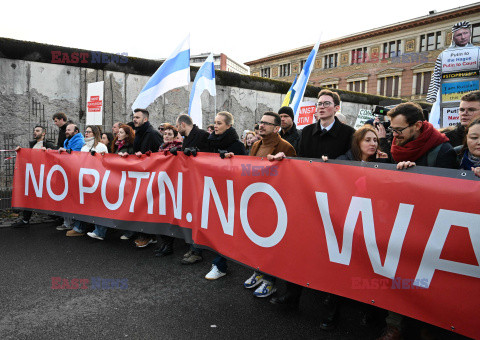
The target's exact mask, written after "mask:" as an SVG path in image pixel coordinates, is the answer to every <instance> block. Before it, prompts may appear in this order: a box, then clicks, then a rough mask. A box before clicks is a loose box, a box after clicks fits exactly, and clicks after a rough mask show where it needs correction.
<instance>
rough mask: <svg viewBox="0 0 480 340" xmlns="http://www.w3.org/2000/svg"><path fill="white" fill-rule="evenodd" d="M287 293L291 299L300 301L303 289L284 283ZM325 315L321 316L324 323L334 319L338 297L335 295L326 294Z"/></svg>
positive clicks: (293, 284) (290, 283)
mask: <svg viewBox="0 0 480 340" xmlns="http://www.w3.org/2000/svg"><path fill="white" fill-rule="evenodd" d="M286 285H287V291H286V292H285V294H286V295H288V296H289V298H291V299H294V300H295V299H296V300H298V299H300V296H301V295H302V291H303V287H302V286H300V285H297V284H295V283H292V282H286ZM324 303H325V307H326V308H325V313H324V314H323V315H322V319H323V321H325V322H331V321H333V320H334V319H335V316H336V314H337V310H338V296H337V295H335V294H327V296H326V298H325V302H324Z"/></svg>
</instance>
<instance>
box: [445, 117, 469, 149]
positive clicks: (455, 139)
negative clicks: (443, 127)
mask: <svg viewBox="0 0 480 340" xmlns="http://www.w3.org/2000/svg"><path fill="white" fill-rule="evenodd" d="M445 135H446V136H447V137H448V139H450V144H451V145H452V146H453V147H456V146H459V145H462V144H463V138H464V137H465V128H464V127H463V125H462V124H460V123H458V125H457V126H456V127H455V129H453V130H451V131H448V132H446V133H445Z"/></svg>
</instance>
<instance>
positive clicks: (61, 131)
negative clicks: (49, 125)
mask: <svg viewBox="0 0 480 340" xmlns="http://www.w3.org/2000/svg"><path fill="white" fill-rule="evenodd" d="M67 125H68V124H67V123H65V124H64V125H63V126H62V127H61V128H60V129H58V141H57V147H56V148H53V149H60V148H63V143H64V142H65V139H67V136H66V135H65V131H67Z"/></svg>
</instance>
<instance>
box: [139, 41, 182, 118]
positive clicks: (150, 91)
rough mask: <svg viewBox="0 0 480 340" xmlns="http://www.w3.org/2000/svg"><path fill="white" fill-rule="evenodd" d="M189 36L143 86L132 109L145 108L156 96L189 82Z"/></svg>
mask: <svg viewBox="0 0 480 340" xmlns="http://www.w3.org/2000/svg"><path fill="white" fill-rule="evenodd" d="M189 46H190V36H187V37H186V38H185V39H184V40H183V41H182V43H181V44H180V45H179V46H178V47H177V48H176V49H175V51H173V53H172V54H171V55H170V57H169V58H167V59H166V60H165V61H164V62H163V63H162V65H160V67H159V68H158V70H157V71H155V73H154V74H153V75H152V76H151V77H150V79H149V80H148V82H147V83H146V84H145V86H144V87H143V89H142V91H140V94H139V95H138V97H137V99H135V102H134V103H133V104H132V110H135V109H137V108H143V109H146V108H147V107H148V105H150V104H151V103H153V102H154V101H155V99H156V98H158V97H159V96H161V95H162V94H164V93H165V92H168V91H170V90H173V89H175V88H177V87H181V86H188V84H190V49H189Z"/></svg>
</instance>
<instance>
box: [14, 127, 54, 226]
mask: <svg viewBox="0 0 480 340" xmlns="http://www.w3.org/2000/svg"><path fill="white" fill-rule="evenodd" d="M45 134H46V130H45V128H44V127H43V126H40V125H37V126H35V129H34V130H33V141H31V142H30V148H31V149H42V148H46V149H55V145H54V144H53V143H52V142H50V141H47V140H46V139H45ZM20 149H21V148H20V147H19V146H17V148H16V149H15V151H18V150H20ZM31 217H32V212H31V211H28V210H25V211H23V216H22V218H21V220H20V221H18V222H17V223H14V224H12V227H24V226H27V225H29V224H30V218H31Z"/></svg>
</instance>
